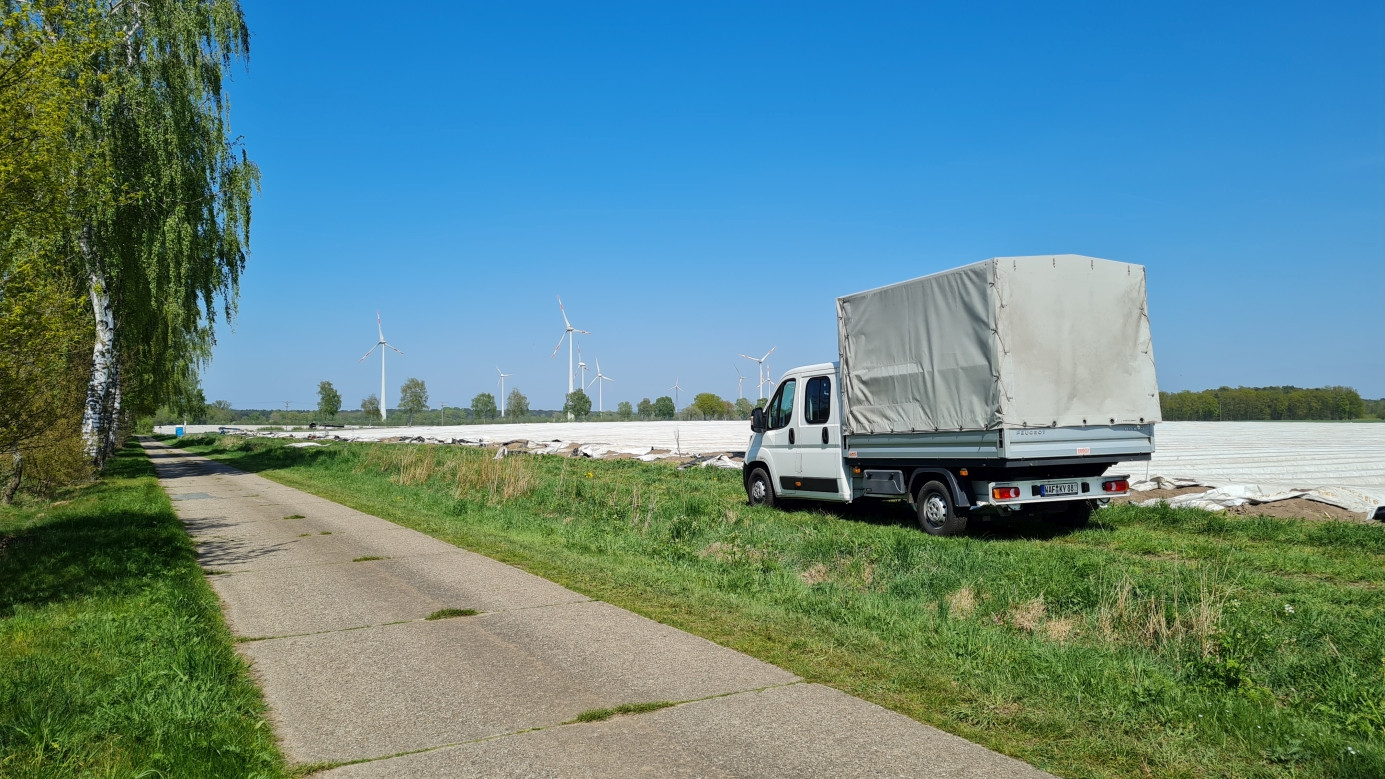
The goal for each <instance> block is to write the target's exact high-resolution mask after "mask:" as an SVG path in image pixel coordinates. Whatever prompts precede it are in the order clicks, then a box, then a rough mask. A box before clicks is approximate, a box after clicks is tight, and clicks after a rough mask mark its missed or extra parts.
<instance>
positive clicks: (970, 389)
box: [837, 254, 1160, 435]
mask: <svg viewBox="0 0 1385 779" xmlns="http://www.w3.org/2000/svg"><path fill="white" fill-rule="evenodd" d="M837 334H838V340H839V347H840V355H841V361H842V395H843V404H844V407H845V410H846V414H845V420H846V430H847V432H848V433H851V434H858V435H859V434H876V433H898V432H915V431H929V432H932V431H940V430H990V429H995V428H1000V427H1051V426H1057V427H1072V426H1082V425H1109V424H1143V423H1149V422H1158V421H1160V417H1159V388H1158V385H1157V383H1156V381H1155V377H1154V351H1153V348H1152V346H1151V344H1150V336H1149V316H1148V312H1147V311H1146V308H1145V270H1144V267H1143V266H1140V265H1130V264H1128V263H1123V262H1112V261H1110V260H1100V259H1096V258H1094V257H1083V256H1080V255H1076V254H1060V255H1056V256H1055V255H1045V256H1039V257H997V258H995V259H991V260H986V261H985V262H979V263H976V264H974V265H967V266H964V267H961V268H957V269H955V270H950V271H945V272H943V273H937V274H934V275H932V276H924V277H922V278H918V279H913V280H911V281H905V282H901V283H899V284H893V285H890V286H888V287H881V288H880V289H874V290H869V291H867V292H859V293H857V294H855V295H847V296H846V297H842V298H838V299H837Z"/></svg>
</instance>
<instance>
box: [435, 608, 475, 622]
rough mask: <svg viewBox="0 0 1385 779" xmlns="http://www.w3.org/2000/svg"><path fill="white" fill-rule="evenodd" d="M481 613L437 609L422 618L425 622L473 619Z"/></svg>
mask: <svg viewBox="0 0 1385 779" xmlns="http://www.w3.org/2000/svg"><path fill="white" fill-rule="evenodd" d="M480 613H481V612H479V611H477V610H476V609H438V610H437V611H435V612H433V613H432V614H429V615H428V616H426V617H424V619H426V620H435V619H450V618H452V617H474V616H476V615H477V614H480Z"/></svg>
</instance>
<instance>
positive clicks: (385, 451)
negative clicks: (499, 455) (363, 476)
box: [356, 445, 535, 504]
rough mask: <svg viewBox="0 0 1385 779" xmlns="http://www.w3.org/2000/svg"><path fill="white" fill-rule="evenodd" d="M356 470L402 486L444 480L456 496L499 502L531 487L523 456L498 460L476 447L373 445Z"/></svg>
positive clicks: (530, 473) (530, 470)
mask: <svg viewBox="0 0 1385 779" xmlns="http://www.w3.org/2000/svg"><path fill="white" fill-rule="evenodd" d="M356 470H357V471H358V472H368V471H374V472H376V473H381V474H384V475H386V476H388V477H389V478H390V481H392V482H394V483H395V484H398V485H400V486H404V487H418V486H423V485H426V484H429V483H430V482H440V483H444V484H447V485H448V486H449V487H450V488H451V492H452V496H453V497H454V498H457V499H459V500H460V499H470V500H478V499H484V500H485V501H486V502H487V503H488V504H496V503H503V502H505V501H508V500H512V499H514V498H518V497H520V496H522V495H526V494H528V493H529V492H531V491H532V490H533V489H534V484H535V477H534V473H533V467H532V465H531V464H530V463H529V462H528V461H527V460H526V459H525V458H524V457H506V458H504V459H501V460H496V459H493V458H492V457H490V456H488V455H486V454H484V453H481V452H476V451H470V450H464V449H452V448H442V447H436V446H389V445H376V446H372V447H369V448H367V449H365V452H364V454H363V455H362V456H361V458H360V461H359V462H358V463H357V465H356Z"/></svg>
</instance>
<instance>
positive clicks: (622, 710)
mask: <svg viewBox="0 0 1385 779" xmlns="http://www.w3.org/2000/svg"><path fill="white" fill-rule="evenodd" d="M672 705H674V704H673V703H671V702H668V701H659V702H656V703H625V704H621V705H620V706H613V707H611V708H609V709H588V710H587V711H584V712H582V713H581V714H578V715H577V716H576V717H573V718H572V719H570V720H568V721H567V722H564V723H563V724H564V725H575V724H577V723H579V722H601V721H602V720H608V719H610V718H612V717H615V716H619V715H621V714H646V713H648V712H651V711H658V710H659V709H667V708H668V707H670V706H672Z"/></svg>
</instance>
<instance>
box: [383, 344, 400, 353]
mask: <svg viewBox="0 0 1385 779" xmlns="http://www.w3.org/2000/svg"><path fill="white" fill-rule="evenodd" d="M385 346H389V347H390V348H391V349H394V347H393V346H390V345H389V344H385ZM394 350H395V351H396V352H399V350H398V349H394ZM399 353H400V354H403V352H399Z"/></svg>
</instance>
